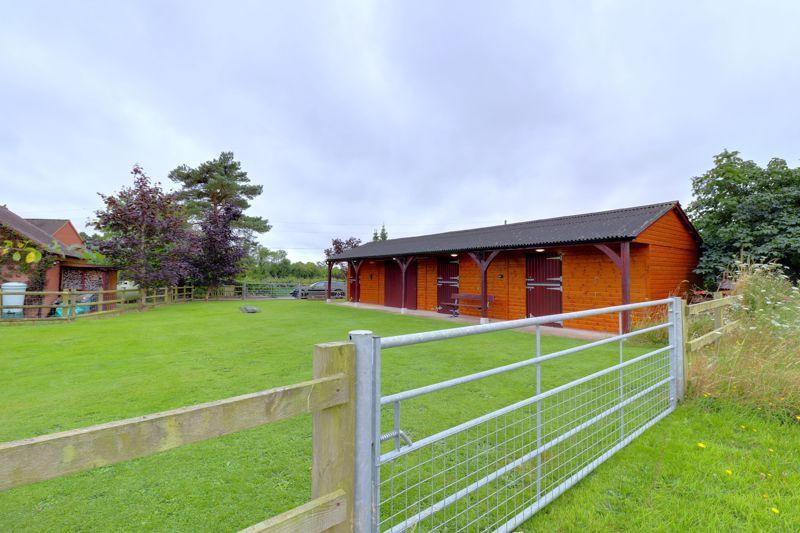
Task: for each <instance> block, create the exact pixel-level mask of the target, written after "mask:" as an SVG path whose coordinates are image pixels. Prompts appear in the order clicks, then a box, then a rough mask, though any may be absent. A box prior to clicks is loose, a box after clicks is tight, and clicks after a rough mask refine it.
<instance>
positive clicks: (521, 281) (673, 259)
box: [360, 203, 700, 332]
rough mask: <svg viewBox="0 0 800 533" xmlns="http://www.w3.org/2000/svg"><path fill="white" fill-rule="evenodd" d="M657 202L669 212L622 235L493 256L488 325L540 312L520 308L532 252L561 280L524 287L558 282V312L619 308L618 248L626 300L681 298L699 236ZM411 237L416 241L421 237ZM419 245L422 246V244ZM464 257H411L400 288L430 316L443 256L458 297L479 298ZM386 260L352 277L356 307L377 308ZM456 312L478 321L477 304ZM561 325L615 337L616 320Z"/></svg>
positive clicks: (477, 281) (477, 276)
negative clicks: (412, 273)
mask: <svg viewBox="0 0 800 533" xmlns="http://www.w3.org/2000/svg"><path fill="white" fill-rule="evenodd" d="M665 205H667V207H670V206H671V207H670V208H669V209H668V210H666V211H659V212H658V213H657V214H656V215H654V216H653V218H652V219H651V220H649V221H647V223H646V224H642V225H641V226H639V227H638V228H637V229H636V230H629V233H628V236H627V238H609V239H606V240H598V241H596V242H595V241H590V242H582V243H568V244H562V245H550V246H548V245H544V246H541V247H529V246H527V247H525V248H523V249H509V250H503V251H500V252H499V253H497V255H496V256H495V257H494V260H493V261H492V262H491V264H490V265H489V267H488V269H487V270H486V289H487V290H486V294H487V295H489V296H491V297H492V298H493V301H492V303H491V305H490V306H489V309H488V312H487V313H486V316H487V317H488V318H491V319H494V320H511V319H516V318H525V317H526V316H529V315H531V313H532V312H539V314H541V310H539V311H536V310H535V309H533V310H532V309H528V306H529V305H535V304H531V303H530V300H529V299H528V298H526V296H527V291H529V290H533V289H531V288H529V287H527V281H530V280H527V279H526V275H530V273H528V272H527V270H526V258H527V257H528V256H536V255H538V254H543V256H546V257H548V258H554V260H556V261H557V260H559V258H560V261H561V279H560V280H558V278H557V277H556V278H553V279H554V280H555V281H554V282H553V283H554V284H555V285H553V283H547V284H542V283H533V285H532V287H533V286H535V285H538V286H541V285H547V286H548V287H550V288H549V289H548V290H553V291H558V289H559V287H558V284H559V282H560V284H561V285H560V289H561V291H560V292H559V295H560V297H561V302H560V305H561V310H562V312H564V313H569V312H573V311H582V310H586V309H596V308H600V307H611V306H616V305H620V304H621V303H624V302H623V301H624V292H623V281H622V279H623V278H622V273H621V268H622V266H621V265H625V264H626V261H627V260H626V259H623V258H624V257H625V255H624V250H625V248H624V247H629V251H630V252H629V253H630V259H629V261H627V265H628V270H629V272H630V281H629V295H630V302H641V301H646V300H656V299H661V298H666V297H668V296H673V295H683V294H685V293H686V290H687V289H688V288H689V287H690V286H691V285H692V284H693V283H694V281H695V276H694V274H693V270H694V268H695V267H696V266H697V261H698V259H699V253H700V239H699V236H698V234H697V232H696V231H695V230H694V228H693V227H692V226H691V223H690V222H689V221H688V219H687V218H686V215H685V214H684V213H683V211H682V209H681V208H680V205H679V204H677V203H674V204H665ZM652 207H653V206H645V207H643V208H630V209H629V210H636V209H651V208H652ZM620 211H625V210H620ZM567 218H569V217H567ZM476 231H479V230H476ZM493 231H495V230H493ZM513 231H517V230H513ZM443 235H444V234H443ZM431 237H432V238H433V239H434V242H435V240H436V238H439V236H438V235H433V236H431ZM442 238H444V237H442ZM447 238H448V239H454V238H455V237H447ZM415 239H419V240H423V241H424V237H418V238H415ZM390 244H391V241H386V244H381V246H389V245H390ZM403 246H407V244H403ZM420 246H428V244H426V243H425V242H422V244H420ZM469 252H470V250H468V249H467V250H464V251H460V252H438V253H417V254H412V255H414V257H415V258H416V259H415V262H416V267H417V278H416V283H415V284H413V283H412V284H410V285H408V286H407V290H408V291H416V301H417V309H421V310H425V311H436V310H438V309H439V306H440V304H441V303H444V302H439V301H438V299H439V295H438V291H437V278H439V277H440V276H441V273H440V272H438V268H439V263H440V260H444V259H446V260H447V261H457V262H458V292H460V293H465V294H474V295H480V294H481V292H482V276H481V269H480V267H479V266H478V264H477V263H476V262H475V261H474V260H473V259H472V257H470V253H469ZM399 257H404V256H402V255H400V256H399ZM405 257H407V256H405ZM386 260H391V259H390V258H386V257H385V256H384V257H375V258H365V259H364V260H363V263H362V266H361V275H360V281H361V301H362V302H366V303H372V304H378V305H385V298H384V294H385V293H386V291H385V283H386V279H387V278H386V274H385V261H386ZM556 275H557V274H556ZM539 281H541V280H539ZM395 282H396V281H395ZM538 290H541V287H538ZM548 294H553V293H548ZM537 305H538V304H537ZM554 308H555V307H554ZM551 312H552V311H551ZM460 313H461V314H464V315H471V316H481V314H482V310H481V309H479V308H478V307H477V306H472V307H467V306H465V307H462V308H461V309H460ZM632 318H633V321H634V323H635V322H636V321H637V320H639V319H644V318H646V317H642V316H640V315H637V313H635V312H634V313H632ZM564 326H565V327H571V328H578V329H590V330H597V331H610V332H615V331H617V329H618V328H619V317H618V316H617V315H616V314H613V315H606V316H594V317H589V318H584V319H578V320H570V321H567V322H566V323H565V324H564Z"/></svg>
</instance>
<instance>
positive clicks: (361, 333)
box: [347, 329, 372, 340]
mask: <svg viewBox="0 0 800 533" xmlns="http://www.w3.org/2000/svg"><path fill="white" fill-rule="evenodd" d="M364 335H372V332H371V331H370V330H368V329H354V330H353V331H351V332H350V333H348V334H347V336H348V338H349V339H350V340H353V337H361V336H364Z"/></svg>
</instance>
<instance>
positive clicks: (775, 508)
mask: <svg viewBox="0 0 800 533" xmlns="http://www.w3.org/2000/svg"><path fill="white" fill-rule="evenodd" d="M770 511H772V512H773V513H775V514H781V511H780V509H778V508H777V507H773V508H771V509H770Z"/></svg>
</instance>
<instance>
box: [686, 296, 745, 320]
mask: <svg viewBox="0 0 800 533" xmlns="http://www.w3.org/2000/svg"><path fill="white" fill-rule="evenodd" d="M741 298H742V297H741V296H728V297H727V298H720V299H719V300H709V301H707V302H700V303H699V304H692V305H690V306H688V307H687V311H688V313H689V316H693V315H699V314H701V313H705V312H707V311H713V310H714V309H718V308H720V307H726V306H729V305H734V304H735V303H737V302H739V300H741Z"/></svg>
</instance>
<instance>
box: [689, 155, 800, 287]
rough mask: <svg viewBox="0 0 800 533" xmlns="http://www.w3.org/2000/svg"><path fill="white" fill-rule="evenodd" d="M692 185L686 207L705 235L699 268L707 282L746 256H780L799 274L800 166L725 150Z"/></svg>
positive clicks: (768, 258) (762, 258) (775, 258)
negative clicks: (760, 162)
mask: <svg viewBox="0 0 800 533" xmlns="http://www.w3.org/2000/svg"><path fill="white" fill-rule="evenodd" d="M692 190H693V193H694V200H693V201H692V203H691V204H690V205H689V207H688V210H687V211H688V213H689V215H690V216H691V217H692V222H693V223H694V225H695V226H696V227H697V229H698V231H700V234H701V235H702V237H703V253H702V256H701V258H700V263H699V265H698V267H697V273H698V274H700V275H702V276H703V277H704V279H705V280H706V283H707V285H709V286H713V285H714V283H715V281H716V280H718V279H719V277H720V276H721V275H722V274H723V273H724V272H728V271H731V270H732V269H733V267H734V265H735V262H736V260H737V259H740V258H742V257H748V258H752V259H755V260H758V261H777V262H779V263H781V264H783V265H784V266H786V267H787V268H788V269H789V271H790V272H791V273H792V274H793V276H794V277H798V276H800V168H790V167H789V166H788V165H787V164H786V161H784V160H783V159H777V158H775V159H772V160H771V161H770V162H769V163H768V164H767V165H766V167H761V166H759V165H757V164H756V163H754V162H753V161H745V160H744V159H742V158H741V157H739V152H735V151H727V150H725V151H724V152H722V153H721V154H719V155H717V156H716V157H714V167H713V168H712V169H711V170H709V171H708V172H706V173H705V174H703V175H702V176H697V177H695V178H693V179H692Z"/></svg>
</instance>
